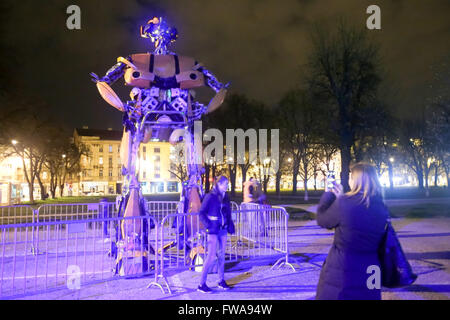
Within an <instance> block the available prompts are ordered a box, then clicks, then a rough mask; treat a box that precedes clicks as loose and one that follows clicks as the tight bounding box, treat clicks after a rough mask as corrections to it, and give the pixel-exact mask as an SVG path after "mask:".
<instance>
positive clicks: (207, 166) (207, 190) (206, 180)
mask: <svg viewBox="0 0 450 320" xmlns="http://www.w3.org/2000/svg"><path fill="white" fill-rule="evenodd" d="M210 168H211V166H210V165H208V164H207V165H205V193H208V192H209V189H210V182H209V170H210Z"/></svg>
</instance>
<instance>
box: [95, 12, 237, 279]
mask: <svg viewBox="0 0 450 320" xmlns="http://www.w3.org/2000/svg"><path fill="white" fill-rule="evenodd" d="M141 37H143V38H149V39H151V41H152V42H153V43H154V45H155V49H154V51H153V52H152V53H149V52H147V53H136V54H131V55H130V56H128V57H126V58H123V57H119V58H117V64H116V65H115V66H113V67H112V68H111V69H109V70H108V72H107V73H106V75H105V76H104V77H102V78H99V77H98V76H97V75H96V74H95V73H91V76H92V80H93V81H94V82H95V83H96V84H97V88H98V90H99V92H100V95H101V96H102V97H103V98H104V99H105V100H106V102H108V103H109V104H110V105H111V106H113V107H114V108H116V109H118V110H120V111H122V112H123V115H124V116H123V126H124V131H123V137H122V141H121V146H120V158H121V162H122V165H123V167H122V172H123V176H124V182H123V187H122V194H121V195H120V196H118V199H117V204H118V206H119V217H136V216H144V215H145V206H144V198H143V196H142V192H141V189H140V183H139V181H138V173H139V168H137V163H138V161H137V157H138V150H139V146H140V144H141V143H147V142H148V141H150V139H159V140H169V141H170V142H171V143H173V144H174V143H177V142H179V141H178V140H179V139H178V138H177V137H180V135H181V134H180V131H181V130H183V131H184V132H183V134H182V135H183V136H184V141H185V148H186V151H185V153H186V156H187V172H188V177H189V178H188V181H186V182H185V183H183V191H182V194H181V199H180V200H181V202H182V203H183V204H184V205H183V208H182V209H181V210H182V211H181V212H195V211H196V210H198V209H199V207H200V204H201V202H200V197H201V195H202V194H203V188H202V184H201V173H202V167H201V165H196V164H193V163H194V161H191V160H192V159H195V157H196V156H197V155H196V154H195V149H194V146H193V126H194V121H195V120H199V119H200V118H201V116H202V115H203V114H205V113H209V112H212V111H214V110H215V109H217V108H218V107H219V106H220V105H221V104H222V102H223V100H224V98H225V95H226V91H227V90H226V89H227V87H228V84H226V85H223V84H222V83H220V82H219V81H218V80H217V79H216V78H215V77H214V75H213V74H212V73H211V72H209V71H208V70H207V69H206V68H205V67H204V66H202V64H200V63H198V62H197V61H196V60H195V59H193V58H190V57H186V56H178V55H176V54H175V53H173V52H170V51H168V49H167V47H168V45H169V44H170V43H172V42H174V41H175V40H176V39H177V37H178V33H177V30H176V29H175V28H171V27H169V26H168V25H167V24H166V22H165V21H163V19H162V18H157V17H154V18H153V19H151V20H149V21H148V22H147V23H146V25H144V26H141ZM121 77H123V78H124V79H125V85H127V86H131V87H133V89H132V90H131V92H130V98H131V100H129V101H127V102H126V103H123V102H122V101H121V99H120V98H119V97H118V96H117V95H116V93H115V92H114V90H113V89H112V88H111V87H110V85H112V84H113V83H114V82H116V81H117V80H118V79H119V78H121ZM202 86H209V87H210V88H212V89H213V90H214V91H215V92H216V95H215V96H214V97H213V98H212V99H211V101H210V103H209V104H208V106H205V105H203V104H201V103H199V102H197V101H194V93H193V90H192V89H194V88H198V87H202ZM128 221H130V220H128ZM141 229H142V228H141V227H136V224H135V223H134V224H133V226H132V227H131V226H127V223H126V221H124V222H122V225H121V232H120V237H119V239H118V240H117V248H119V250H118V253H117V261H118V265H117V268H116V272H118V273H119V274H121V275H126V274H127V271H126V270H124V269H123V268H122V267H121V263H120V261H121V260H122V258H123V257H130V256H129V254H126V251H127V250H128V251H132V252H136V256H135V257H142V256H145V254H146V253H145V252H141V251H142V249H139V248H142V246H138V244H142V241H144V242H145V239H143V238H145V235H143V234H141V233H142V232H139V230H141ZM144 229H145V228H144ZM136 230H138V231H136ZM123 239H126V241H125V243H136V246H135V247H127V248H125V249H124V248H122V249H121V244H123V243H124V242H123V241H122V242H120V240H123Z"/></svg>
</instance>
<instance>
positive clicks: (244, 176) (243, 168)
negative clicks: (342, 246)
mask: <svg viewBox="0 0 450 320" xmlns="http://www.w3.org/2000/svg"><path fill="white" fill-rule="evenodd" d="M239 166H240V167H241V173H242V186H241V189H242V192H244V182H245V181H247V171H248V168H247V165H245V164H241V165H239Z"/></svg>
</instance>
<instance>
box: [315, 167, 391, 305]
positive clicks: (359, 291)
mask: <svg viewBox="0 0 450 320" xmlns="http://www.w3.org/2000/svg"><path fill="white" fill-rule="evenodd" d="M349 184H350V188H351V191H350V192H347V193H344V192H343V187H342V186H341V185H340V184H336V183H334V184H333V185H334V187H333V188H332V189H331V190H330V191H331V192H330V191H328V190H325V193H324V194H323V195H322V197H321V199H320V202H319V206H318V209H317V223H318V225H320V226H321V227H324V228H328V229H332V228H335V233H334V241H333V245H332V247H331V249H330V252H329V253H328V256H327V257H326V259H325V262H324V264H323V266H322V270H321V272H320V279H319V284H318V286H317V294H316V299H318V300H381V290H380V289H377V288H373V286H372V285H370V286H369V285H368V279H369V277H370V276H371V275H372V274H373V271H372V272H371V271H368V267H369V266H373V265H376V266H378V267H379V266H380V262H379V259H378V249H379V246H380V244H381V240H382V237H383V235H384V232H385V227H386V223H387V219H388V216H389V212H388V210H387V208H386V206H385V205H384V203H383V198H382V193H381V192H382V190H381V185H380V182H379V181H378V177H377V173H376V170H375V168H374V167H373V166H371V165H370V164H365V163H357V164H356V165H354V166H353V167H352V169H351V176H350V181H349ZM370 270H371V269H370ZM378 270H379V269H378ZM380 276H381V275H380ZM370 288H372V289H370Z"/></svg>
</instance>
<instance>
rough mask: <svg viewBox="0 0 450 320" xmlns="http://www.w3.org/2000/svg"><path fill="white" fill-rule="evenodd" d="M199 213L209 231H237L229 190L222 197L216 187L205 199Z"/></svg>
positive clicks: (213, 232) (212, 232)
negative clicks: (232, 216) (232, 214)
mask: <svg viewBox="0 0 450 320" xmlns="http://www.w3.org/2000/svg"><path fill="white" fill-rule="evenodd" d="M199 214H200V219H201V221H202V222H203V225H204V226H205V228H206V232H207V233H209V234H218V233H219V231H220V230H227V232H228V233H230V234H233V233H234V232H235V228H234V223H233V220H232V218H231V204H230V198H229V197H228V193H227V192H225V195H224V197H223V198H222V195H221V194H220V192H219V191H218V190H217V189H216V188H215V187H214V188H213V189H212V190H211V192H209V193H208V194H207V195H206V196H205V198H204V199H203V202H202V206H201V208H200V211H199Z"/></svg>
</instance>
